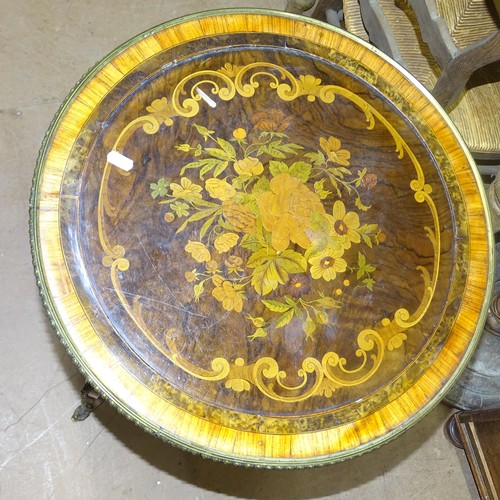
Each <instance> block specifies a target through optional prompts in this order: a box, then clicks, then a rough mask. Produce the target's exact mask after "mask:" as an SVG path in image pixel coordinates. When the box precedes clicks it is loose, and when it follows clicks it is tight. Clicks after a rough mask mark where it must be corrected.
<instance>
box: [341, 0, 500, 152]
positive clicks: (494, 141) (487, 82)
mask: <svg viewBox="0 0 500 500" xmlns="http://www.w3.org/2000/svg"><path fill="white" fill-rule="evenodd" d="M429 4H430V5H431V6H432V3H431V2H428V1H427V2H419V3H416V2H414V7H415V10H414V9H412V7H411V6H410V2H408V1H406V0H396V1H392V0H378V1H374V0H360V2H359V3H358V1H357V0H345V1H344V18H345V25H346V28H347V30H348V31H350V32H351V33H353V34H355V35H357V36H359V37H361V38H364V39H365V40H366V39H369V40H370V41H371V42H372V43H374V44H375V45H377V46H378V47H379V48H380V49H381V50H384V51H385V52H386V53H388V54H389V55H390V56H391V57H393V58H394V59H395V60H397V61H398V62H400V63H401V64H402V65H403V66H405V67H406V69H408V71H410V73H412V74H413V75H414V76H415V77H416V78H417V79H418V80H419V81H420V82H421V83H422V84H423V85H425V86H426V87H427V88H428V89H429V90H431V91H433V90H434V91H435V90H436V87H435V86H436V82H438V78H439V76H440V74H442V69H441V68H442V67H443V66H444V65H443V61H442V60H441V61H439V63H440V64H438V60H439V54H438V57H436V50H435V48H436V43H437V45H439V44H440V43H441V45H442V44H443V43H446V38H448V39H449V41H450V43H449V45H448V47H446V49H447V50H448V49H449V50H450V51H451V53H452V54H453V51H454V55H455V56H456V55H459V54H461V53H463V51H464V49H466V48H469V49H470V47H471V46H472V47H474V46H475V45H477V44H478V43H480V42H481V40H484V37H486V36H487V35H493V36H496V38H495V40H494V43H495V44H496V45H495V47H496V48H495V51H496V52H497V53H498V46H499V45H500V39H499V36H498V30H499V20H498V13H497V12H496V10H495V8H494V6H493V5H492V4H491V5H490V4H488V2H487V1H486V0H453V1H450V0H437V1H436V4H437V5H436V6H437V11H438V14H439V16H440V17H441V18H442V20H444V21H445V24H442V27H443V28H444V30H443V31H445V33H444V35H445V36H444V39H445V42H443V40H436V36H435V32H434V33H432V35H434V39H429V35H428V34H427V37H425V33H424V35H423V34H422V31H426V29H428V28H429V25H430V24H432V23H422V22H420V23H419V22H418V20H417V15H416V14H418V13H419V12H417V6H418V10H420V13H421V10H422V9H425V8H426V7H427V8H429ZM430 10H432V9H430ZM427 14H428V12H427ZM437 20H438V23H436V24H439V22H441V23H442V21H441V19H439V18H438V19H437ZM421 21H422V19H421ZM421 26H424V30H421V28H420V27H421ZM434 28H436V26H434ZM495 33H497V34H496V35H494V34H495ZM449 35H451V38H450V37H449ZM424 37H425V38H427V41H429V42H431V43H430V46H429V45H428V44H427V43H425V42H424ZM431 49H432V53H431ZM480 53H481V54H484V52H480ZM497 59H498V57H497ZM441 83H443V82H441ZM445 86H446V83H445ZM445 106H446V104H445ZM446 108H447V111H448V113H449V114H450V117H451V118H452V120H453V122H454V123H455V125H456V126H457V128H458V130H459V131H460V133H461V134H462V136H463V138H464V139H465V141H466V143H467V145H468V147H469V149H470V150H471V152H472V153H473V155H474V156H475V157H476V159H478V160H483V159H497V158H500V119H499V117H500V61H496V62H493V63H490V64H488V65H486V66H484V67H483V68H481V69H478V70H477V71H475V72H474V73H473V75H472V77H471V78H470V79H469V80H468V82H467V85H466V86H465V88H464V89H463V90H462V92H461V93H460V95H459V96H458V98H456V99H455V100H454V101H453V102H452V103H451V104H450V105H449V106H446Z"/></svg>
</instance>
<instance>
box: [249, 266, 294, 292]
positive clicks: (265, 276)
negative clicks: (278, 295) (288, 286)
mask: <svg viewBox="0 0 500 500" xmlns="http://www.w3.org/2000/svg"><path fill="white" fill-rule="evenodd" d="M287 279H288V274H287V273H284V272H283V270H281V272H280V271H279V270H278V269H277V267H276V266H275V264H274V262H273V261H272V260H270V261H268V262H266V263H265V264H262V265H260V266H258V267H257V268H255V270H254V271H253V273H252V285H253V287H254V289H255V291H256V292H257V293H258V294H259V295H267V294H268V293H271V292H272V291H273V290H276V288H277V287H278V285H283V284H285V282H286V280H287Z"/></svg>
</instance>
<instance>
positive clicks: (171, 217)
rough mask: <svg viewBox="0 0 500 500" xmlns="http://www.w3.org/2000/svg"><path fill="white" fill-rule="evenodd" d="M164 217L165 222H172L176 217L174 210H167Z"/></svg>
mask: <svg viewBox="0 0 500 500" xmlns="http://www.w3.org/2000/svg"><path fill="white" fill-rule="evenodd" d="M163 219H164V220H165V222H172V221H173V220H174V219H175V215H174V214H173V213H172V212H167V213H166V214H165V215H164V216H163Z"/></svg>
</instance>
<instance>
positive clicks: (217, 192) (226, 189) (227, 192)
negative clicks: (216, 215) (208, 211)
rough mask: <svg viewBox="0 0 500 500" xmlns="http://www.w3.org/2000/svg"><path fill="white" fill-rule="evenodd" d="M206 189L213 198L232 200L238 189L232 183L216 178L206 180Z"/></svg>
mask: <svg viewBox="0 0 500 500" xmlns="http://www.w3.org/2000/svg"><path fill="white" fill-rule="evenodd" d="M205 189H206V190H207V191H208V194H209V195H210V196H211V197H212V198H216V199H218V200H222V201H225V200H230V199H231V198H232V197H233V196H234V195H235V194H236V189H234V187H233V186H231V184H229V183H228V182H226V181H224V180H221V179H215V178H214V179H208V180H207V181H206V182H205Z"/></svg>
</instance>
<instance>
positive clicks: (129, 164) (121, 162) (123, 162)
mask: <svg viewBox="0 0 500 500" xmlns="http://www.w3.org/2000/svg"><path fill="white" fill-rule="evenodd" d="M107 160H108V163H111V164H112V165H114V166H115V167H118V168H121V169H122V170H125V172H128V171H129V170H132V168H133V167H134V160H131V159H130V158H127V157H126V156H123V155H122V154H121V153H119V152H118V151H115V150H113V151H110V152H109V153H108V158H107Z"/></svg>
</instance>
